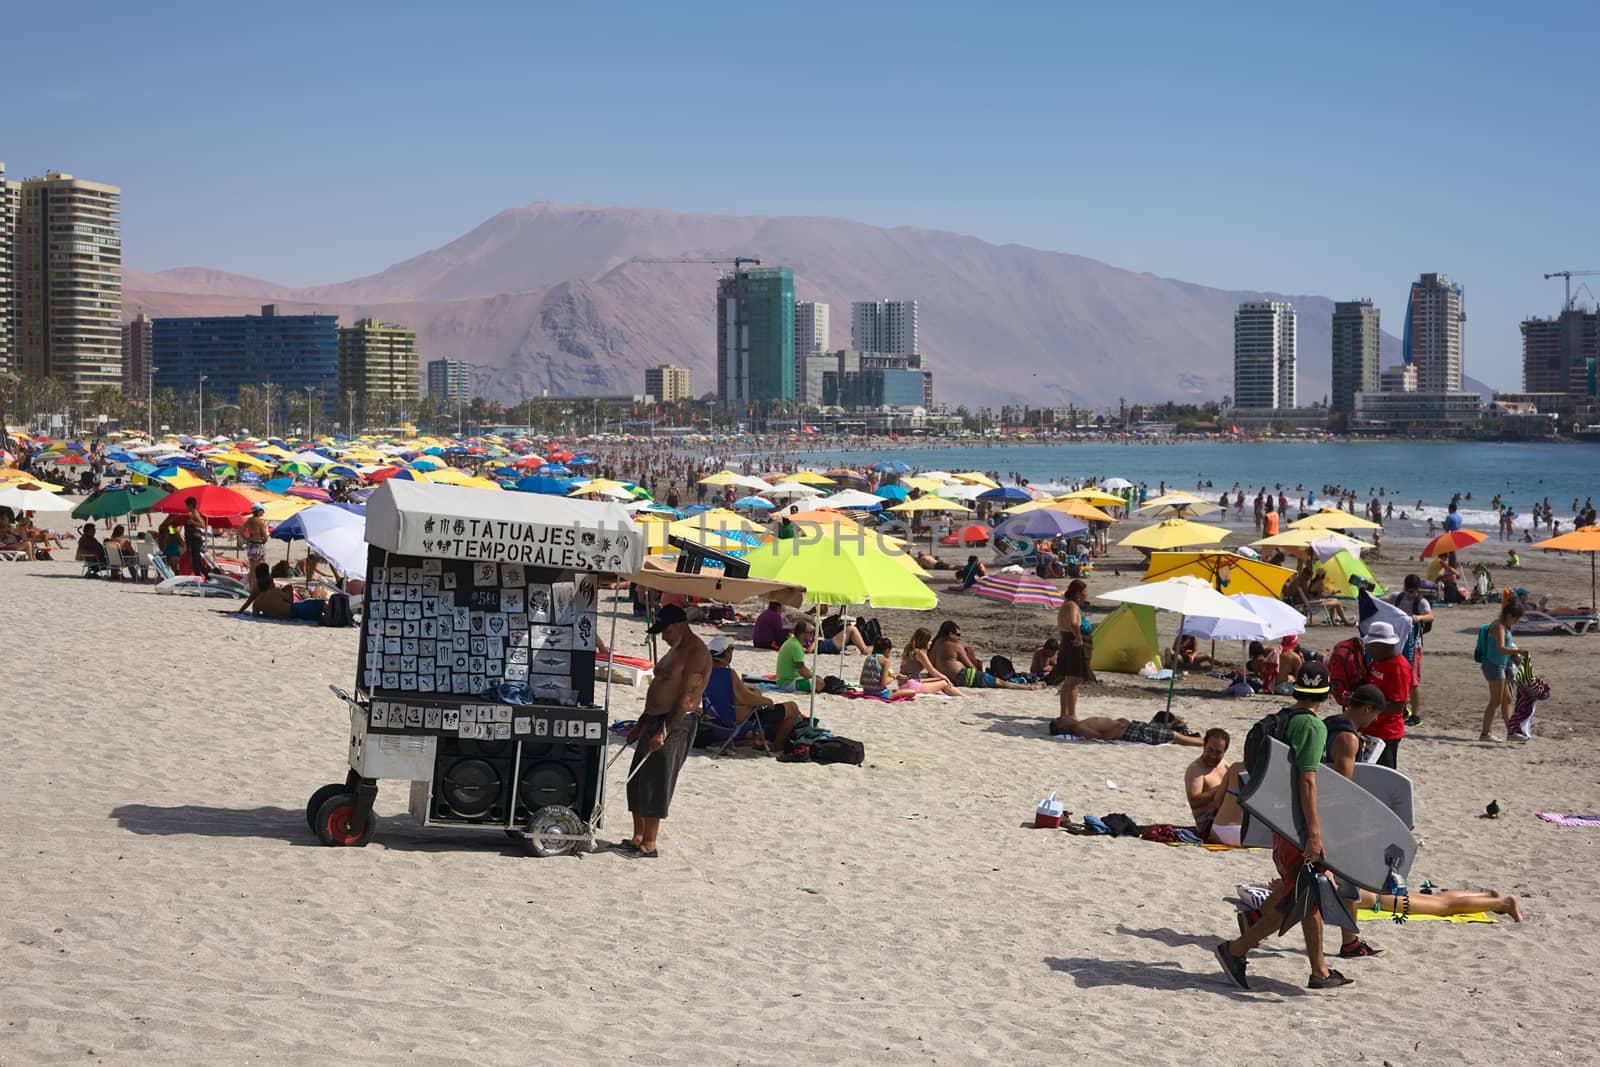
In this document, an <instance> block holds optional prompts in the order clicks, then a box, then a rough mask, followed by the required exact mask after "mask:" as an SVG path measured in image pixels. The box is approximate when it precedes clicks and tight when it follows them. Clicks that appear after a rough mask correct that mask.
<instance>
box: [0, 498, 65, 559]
mask: <svg viewBox="0 0 1600 1067" xmlns="http://www.w3.org/2000/svg"><path fill="white" fill-rule="evenodd" d="M64 548H66V545H65V544H64V543H63V542H62V539H61V535H59V534H57V533H55V532H54V531H52V530H44V529H41V528H40V527H38V526H36V525H34V522H33V519H32V518H31V517H30V516H29V515H28V514H27V512H23V513H22V514H21V515H18V516H16V517H15V518H13V517H12V514H11V509H10V508H0V552H21V553H22V554H23V555H24V556H25V557H27V558H28V559H31V560H32V559H43V560H47V559H50V558H51V557H50V553H51V552H54V551H57V550H59V549H64Z"/></svg>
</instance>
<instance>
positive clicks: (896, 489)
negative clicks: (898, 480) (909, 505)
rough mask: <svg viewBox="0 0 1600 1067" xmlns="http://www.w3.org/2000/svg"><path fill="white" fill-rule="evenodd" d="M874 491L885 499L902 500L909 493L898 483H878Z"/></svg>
mask: <svg viewBox="0 0 1600 1067" xmlns="http://www.w3.org/2000/svg"><path fill="white" fill-rule="evenodd" d="M874 493H875V494H876V495H877V496H880V497H882V498H883V499H885V500H904V499H905V498H906V497H908V496H910V495H911V494H910V493H908V492H906V491H905V489H904V488H903V487H902V486H898V485H880V486H878V488H877V489H876V490H874Z"/></svg>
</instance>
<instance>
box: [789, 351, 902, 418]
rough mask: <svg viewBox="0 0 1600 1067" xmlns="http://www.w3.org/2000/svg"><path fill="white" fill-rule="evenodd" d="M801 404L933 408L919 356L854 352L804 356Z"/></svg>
mask: <svg viewBox="0 0 1600 1067" xmlns="http://www.w3.org/2000/svg"><path fill="white" fill-rule="evenodd" d="M804 374H805V401H806V403H807V404H809V405H811V406H813V407H842V408H855V409H862V408H870V409H879V408H923V409H924V410H926V409H928V408H931V407H932V406H933V372H932V371H930V370H929V369H928V368H927V367H925V366H924V365H923V361H922V357H921V356H891V355H884V354H882V353H878V352H861V351H858V350H856V349H854V348H844V349H839V350H838V351H835V352H824V353H822V354H820V355H813V356H807V357H806V360H805V366H804Z"/></svg>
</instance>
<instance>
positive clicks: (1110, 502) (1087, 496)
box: [1056, 488, 1128, 507]
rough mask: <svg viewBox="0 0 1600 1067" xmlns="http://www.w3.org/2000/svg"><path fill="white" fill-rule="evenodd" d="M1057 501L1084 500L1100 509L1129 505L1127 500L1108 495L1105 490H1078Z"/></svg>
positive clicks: (1058, 498)
mask: <svg viewBox="0 0 1600 1067" xmlns="http://www.w3.org/2000/svg"><path fill="white" fill-rule="evenodd" d="M1056 499H1057V500H1082V501H1084V502H1085V503H1088V504H1095V505H1098V506H1100V507H1123V506H1126V504H1127V503H1128V502H1127V501H1126V500H1124V499H1122V498H1121V497H1120V496H1118V495H1117V494H1116V493H1107V492H1105V491H1104V490H1101V489H1092V488H1091V489H1076V490H1074V491H1073V492H1070V493H1064V494H1062V495H1061V496H1059V497H1057V498H1056Z"/></svg>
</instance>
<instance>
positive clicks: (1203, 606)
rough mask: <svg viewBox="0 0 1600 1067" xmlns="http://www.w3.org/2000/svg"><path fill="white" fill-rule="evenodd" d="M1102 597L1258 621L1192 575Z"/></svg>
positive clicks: (1180, 627)
mask: <svg viewBox="0 0 1600 1067" xmlns="http://www.w3.org/2000/svg"><path fill="white" fill-rule="evenodd" d="M1099 597H1100V599H1101V600H1114V601H1117V602H1118V603H1121V604H1144V605H1147V606H1149V607H1152V608H1155V609H1156V610H1157V611H1172V612H1176V613H1177V614H1179V615H1204V616H1207V617H1209V618H1215V619H1227V620H1232V621H1236V622H1259V621H1260V619H1259V617H1258V616H1257V615H1256V614H1255V613H1254V612H1252V611H1251V610H1250V609H1249V608H1247V607H1245V606H1244V605H1243V604H1239V603H1237V602H1235V601H1234V600H1233V599H1232V598H1231V597H1225V596H1223V595H1222V594H1221V593H1219V592H1217V591H1216V590H1215V589H1213V588H1211V583H1210V582H1205V581H1201V580H1200V579H1199V578H1196V577H1194V576H1193V575H1188V574H1182V575H1179V576H1178V577H1176V578H1168V579H1167V580H1166V581H1164V582H1145V583H1144V584H1142V585H1135V586H1132V587H1131V588H1128V589H1113V590H1112V591H1111V592H1109V593H1100V594H1099ZM1178 632H1179V633H1180V634H1181V633H1183V619H1181V618H1180V619H1179V620H1178ZM1177 677H1178V672H1177V671H1172V672H1171V673H1170V674H1169V675H1168V676H1167V710H1168V711H1171V710H1172V689H1173V686H1174V685H1175V684H1176V682H1177Z"/></svg>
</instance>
